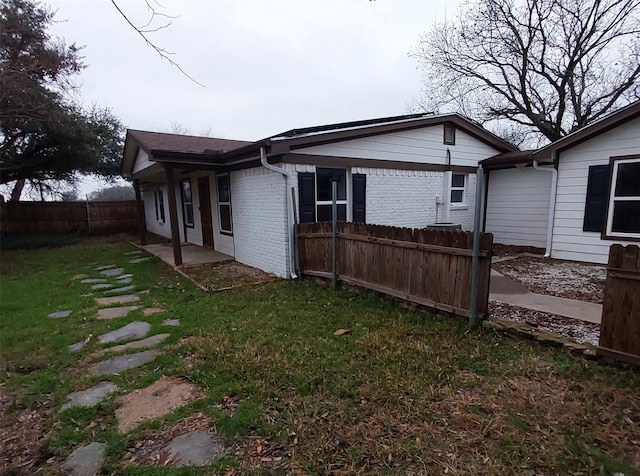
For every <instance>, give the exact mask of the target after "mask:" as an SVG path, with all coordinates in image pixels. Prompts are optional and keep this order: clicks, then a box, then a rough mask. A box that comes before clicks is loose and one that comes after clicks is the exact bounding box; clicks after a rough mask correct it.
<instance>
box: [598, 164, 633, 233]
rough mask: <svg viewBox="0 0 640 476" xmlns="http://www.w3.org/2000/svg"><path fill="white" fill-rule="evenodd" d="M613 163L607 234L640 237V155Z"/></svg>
mask: <svg viewBox="0 0 640 476" xmlns="http://www.w3.org/2000/svg"><path fill="white" fill-rule="evenodd" d="M612 165H613V167H612V170H611V190H610V192H609V207H608V214H607V228H606V235H607V236H610V237H629V238H640V157H634V158H628V159H627V158H625V159H613V160H612Z"/></svg>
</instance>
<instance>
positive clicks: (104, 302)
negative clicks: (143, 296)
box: [96, 294, 140, 306]
mask: <svg viewBox="0 0 640 476" xmlns="http://www.w3.org/2000/svg"><path fill="white" fill-rule="evenodd" d="M139 300H140V296H138V295H137V294H125V295H123V296H109V297H102V298H96V302H97V303H98V304H99V305H100V306H110V305H111V304H125V303H128V302H136V301H139Z"/></svg>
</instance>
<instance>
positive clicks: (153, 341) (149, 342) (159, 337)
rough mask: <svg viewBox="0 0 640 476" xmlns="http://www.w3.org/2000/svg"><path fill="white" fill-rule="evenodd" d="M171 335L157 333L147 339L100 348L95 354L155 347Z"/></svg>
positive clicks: (97, 355)
mask: <svg viewBox="0 0 640 476" xmlns="http://www.w3.org/2000/svg"><path fill="white" fill-rule="evenodd" d="M170 335H171V334H155V335H152V336H151V337H147V338H146V339H142V340H134V341H133V342H128V343H126V344H122V345H116V346H114V347H109V348H108V349H102V350H99V351H97V352H95V353H94V354H93V355H94V356H96V357H99V356H101V355H104V354H106V353H107V352H124V351H125V350H130V349H144V348H145V347H153V346H156V345H158V344H161V343H162V342H164V340H165V339H166V338H167V337H169V336H170Z"/></svg>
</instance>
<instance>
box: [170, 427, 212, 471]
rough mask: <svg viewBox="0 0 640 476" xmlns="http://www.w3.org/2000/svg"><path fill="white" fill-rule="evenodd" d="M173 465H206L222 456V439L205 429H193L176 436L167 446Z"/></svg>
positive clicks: (178, 466) (179, 466)
mask: <svg viewBox="0 0 640 476" xmlns="http://www.w3.org/2000/svg"><path fill="white" fill-rule="evenodd" d="M167 449H168V450H169V455H170V460H172V461H175V463H174V466H175V467H177V468H181V467H183V466H206V465H208V464H211V463H212V462H213V461H215V460H217V459H220V458H221V457H223V456H224V453H225V448H224V444H223V442H222V439H221V438H220V437H219V436H217V435H212V434H210V433H208V432H206V431H193V432H191V433H186V434H184V435H180V436H176V437H175V438H174V439H173V440H172V441H171V443H169V445H168V446H167Z"/></svg>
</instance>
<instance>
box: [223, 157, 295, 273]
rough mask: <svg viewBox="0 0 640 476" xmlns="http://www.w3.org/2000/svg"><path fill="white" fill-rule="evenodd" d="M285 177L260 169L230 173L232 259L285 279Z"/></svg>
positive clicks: (286, 246)
mask: <svg viewBox="0 0 640 476" xmlns="http://www.w3.org/2000/svg"><path fill="white" fill-rule="evenodd" d="M285 193H286V187H285V178H284V177H283V176H282V175H281V174H278V173H275V172H271V171H269V170H267V169H265V168H263V167H256V168H252V169H247V170H239V171H236V172H231V206H232V210H233V237H234V243H235V258H236V260H237V261H240V262H241V263H245V264H248V265H249V266H255V267H256V268H260V269H262V270H264V271H267V272H269V273H273V274H275V275H276V276H279V277H287V276H288V263H289V260H288V256H289V255H288V253H289V249H288V240H287V221H286V219H287V215H286V213H287V204H286V198H285V197H286V195H285Z"/></svg>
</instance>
